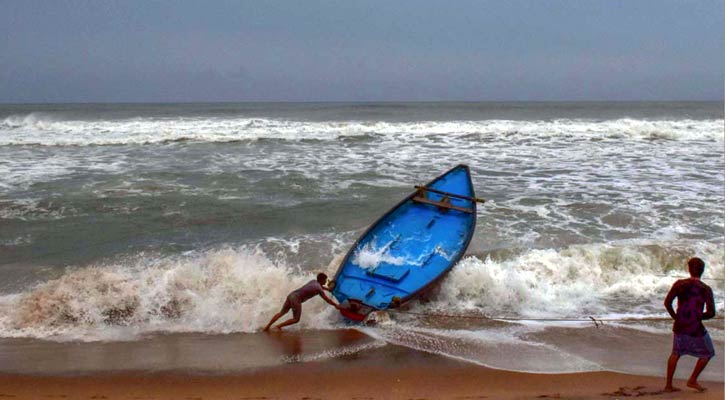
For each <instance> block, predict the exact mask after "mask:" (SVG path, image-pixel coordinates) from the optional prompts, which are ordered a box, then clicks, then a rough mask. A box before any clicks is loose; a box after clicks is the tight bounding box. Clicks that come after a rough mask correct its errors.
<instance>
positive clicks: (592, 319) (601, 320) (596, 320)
mask: <svg viewBox="0 0 725 400" xmlns="http://www.w3.org/2000/svg"><path fill="white" fill-rule="evenodd" d="M391 311H393V312H395V313H398V314H409V315H417V316H421V317H441V318H455V319H474V320H479V321H483V320H499V321H540V322H552V321H561V322H592V323H594V326H595V327H597V328H599V327H600V326H602V325H604V322H605V321H606V322H639V321H672V318H669V317H648V318H595V317H593V316H587V317H586V318H516V317H496V316H487V315H460V314H444V313H421V312H413V311H402V310H391ZM714 319H717V320H721V319H723V317H715V318H711V319H710V320H714ZM708 321H709V320H708Z"/></svg>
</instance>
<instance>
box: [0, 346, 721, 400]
mask: <svg viewBox="0 0 725 400" xmlns="http://www.w3.org/2000/svg"><path fill="white" fill-rule="evenodd" d="M419 357H421V355H419V354H417V355H415V354H407V356H403V359H399V360H397V361H393V362H390V363H388V364H387V365H382V364H379V365H375V366H372V365H369V364H368V363H367V362H359V361H358V362H356V361H350V362H349V363H348V365H346V366H345V367H344V368H337V367H332V365H331V364H326V363H308V364H296V365H291V366H283V367H275V368H270V369H263V370H259V371H255V372H248V373H236V374H232V375H197V374H185V373H162V374H158V373H151V374H144V373H139V372H135V373H120V374H110V375H98V374H94V375H80V376H31V375H3V376H0V397H2V398H8V399H11V398H12V399H17V400H23V399H52V398H55V399H133V400H139V399H149V400H151V399H153V400H157V399H189V400H191V399H194V400H201V399H204V400H207V399H360V400H362V399H484V398H488V399H546V398H560V399H619V398H624V397H654V398H658V399H690V398H692V399H701V400H704V399H722V398H723V384H722V383H715V382H705V383H704V386H706V387H707V388H708V391H706V392H704V393H697V392H695V391H692V390H690V389H688V388H686V387H685V385H684V382H683V381H678V382H677V385H678V386H679V387H681V388H682V391H680V392H677V393H662V392H661V389H662V384H663V379H662V378H657V377H645V376H637V375H625V374H618V373H612V372H591V373H579V374H551V375H545V374H527V373H517V372H507V371H499V370H493V369H489V368H484V367H479V366H473V365H470V364H464V363H459V362H456V361H453V360H449V359H444V358H441V357H433V356H423V358H425V359H426V361H427V362H424V363H420V362H419V361H420V360H419V359H418V358H419ZM415 360H417V361H418V362H415Z"/></svg>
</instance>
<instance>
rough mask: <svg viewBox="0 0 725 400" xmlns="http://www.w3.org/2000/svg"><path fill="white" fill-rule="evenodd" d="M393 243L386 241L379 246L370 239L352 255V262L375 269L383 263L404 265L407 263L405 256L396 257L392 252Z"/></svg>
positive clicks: (365, 267) (364, 267)
mask: <svg viewBox="0 0 725 400" xmlns="http://www.w3.org/2000/svg"><path fill="white" fill-rule="evenodd" d="M392 244H393V242H392V241H391V242H390V243H386V244H385V245H383V246H378V245H377V244H376V241H375V240H373V241H370V242H368V243H366V244H365V245H363V246H362V247H360V248H358V249H356V250H355V252H354V253H353V257H352V262H353V263H354V264H356V265H358V266H360V267H361V268H363V269H373V268H375V267H377V266H378V265H380V264H381V263H386V264H391V265H403V264H405V263H407V260H406V259H405V257H396V256H394V255H392V254H390V251H389V250H390V246H391V245H392Z"/></svg>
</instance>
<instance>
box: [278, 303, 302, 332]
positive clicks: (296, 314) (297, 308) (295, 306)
mask: <svg viewBox="0 0 725 400" xmlns="http://www.w3.org/2000/svg"><path fill="white" fill-rule="evenodd" d="M296 300H297V299H296V298H294V299H292V301H290V308H292V318H290V319H288V320H287V321H284V322H282V323H281V324H279V325H277V326H276V327H275V328H277V329H279V330H282V328H284V327H285V326H289V325H292V324H296V323H298V322H300V317H301V316H302V303H300V302H299V301H296Z"/></svg>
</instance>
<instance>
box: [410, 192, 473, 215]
mask: <svg viewBox="0 0 725 400" xmlns="http://www.w3.org/2000/svg"><path fill="white" fill-rule="evenodd" d="M413 201H414V202H416V203H423V204H430V205H434V206H438V207H441V208H447V209H450V210H456V211H460V212H464V213H468V214H473V210H472V209H470V208H466V207H458V206H454V205H452V204H451V203H444V202H442V201H434V200H429V199H426V198H425V197H421V196H416V197H413Z"/></svg>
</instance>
